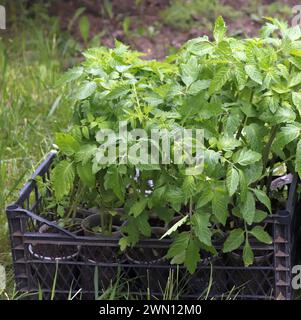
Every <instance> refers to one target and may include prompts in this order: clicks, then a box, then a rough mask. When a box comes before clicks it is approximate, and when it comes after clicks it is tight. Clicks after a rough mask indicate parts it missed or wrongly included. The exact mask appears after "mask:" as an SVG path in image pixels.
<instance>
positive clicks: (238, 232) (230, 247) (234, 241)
mask: <svg viewBox="0 0 301 320" xmlns="http://www.w3.org/2000/svg"><path fill="white" fill-rule="evenodd" d="M244 240H245V232H244V230H242V229H240V228H239V229H234V230H232V231H231V232H230V234H229V236H228V238H227V239H226V241H225V243H224V248H223V252H225V253H227V252H231V251H234V250H236V249H238V248H239V247H240V246H241V245H242V244H243V242H244Z"/></svg>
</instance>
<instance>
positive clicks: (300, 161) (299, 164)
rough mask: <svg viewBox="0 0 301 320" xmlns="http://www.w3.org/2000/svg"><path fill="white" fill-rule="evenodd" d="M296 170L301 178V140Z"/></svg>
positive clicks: (298, 147) (298, 145)
mask: <svg viewBox="0 0 301 320" xmlns="http://www.w3.org/2000/svg"><path fill="white" fill-rule="evenodd" d="M295 170H296V172H298V174H299V177H300V178H301V140H300V141H299V142H298V144H297V150H296V162H295Z"/></svg>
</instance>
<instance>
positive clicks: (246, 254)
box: [243, 240, 254, 267]
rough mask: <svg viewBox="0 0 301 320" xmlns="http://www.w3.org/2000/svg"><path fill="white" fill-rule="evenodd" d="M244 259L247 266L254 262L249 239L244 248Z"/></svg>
mask: <svg viewBox="0 0 301 320" xmlns="http://www.w3.org/2000/svg"><path fill="white" fill-rule="evenodd" d="M243 261H244V264H245V266H246V267H248V266H250V265H252V264H253V262H254V253H253V250H252V248H251V246H250V244H249V241H248V240H246V243H245V246H244V250H243Z"/></svg>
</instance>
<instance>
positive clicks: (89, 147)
mask: <svg viewBox="0 0 301 320" xmlns="http://www.w3.org/2000/svg"><path fill="white" fill-rule="evenodd" d="M96 150H97V146H96V145H95V144H84V145H82V146H81V147H80V149H79V150H78V151H77V152H76V153H75V155H74V156H75V161H76V162H81V163H82V164H83V165H85V164H86V163H87V162H88V161H90V160H91V159H92V158H93V156H94V155H95V153H96Z"/></svg>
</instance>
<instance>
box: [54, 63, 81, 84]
mask: <svg viewBox="0 0 301 320" xmlns="http://www.w3.org/2000/svg"><path fill="white" fill-rule="evenodd" d="M83 72H84V68H83V67H75V68H72V69H70V70H68V71H67V72H66V73H65V74H64V75H63V76H62V77H61V78H60V79H59V80H58V81H57V83H56V84H55V85H56V86H61V85H64V84H66V83H69V82H71V81H74V80H76V79H78V78H79V77H80V76H81V75H82V74H83Z"/></svg>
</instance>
